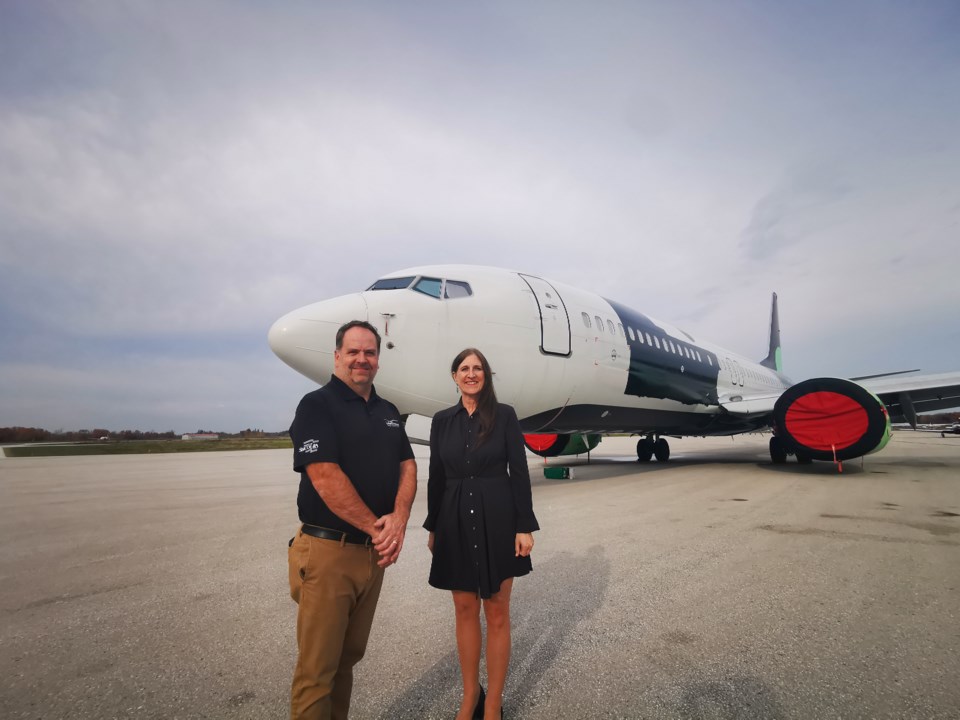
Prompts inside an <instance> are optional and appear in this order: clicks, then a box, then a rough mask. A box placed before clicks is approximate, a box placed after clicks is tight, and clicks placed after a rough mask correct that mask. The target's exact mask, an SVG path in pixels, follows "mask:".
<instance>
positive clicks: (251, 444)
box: [3, 438, 293, 457]
mask: <svg viewBox="0 0 960 720" xmlns="http://www.w3.org/2000/svg"><path fill="white" fill-rule="evenodd" d="M291 447H293V445H292V443H291V442H290V438H251V439H242V438H223V439H220V440H116V441H109V442H89V443H38V444H36V445H20V446H16V447H5V448H3V453H4V455H6V456H7V457H50V456H52V455H134V454H143V453H181V452H216V451H218V450H219V451H223V450H273V449H277V448H291Z"/></svg>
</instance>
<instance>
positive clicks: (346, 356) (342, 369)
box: [333, 327, 380, 396]
mask: <svg viewBox="0 0 960 720" xmlns="http://www.w3.org/2000/svg"><path fill="white" fill-rule="evenodd" d="M379 367H380V358H379V356H378V355H377V338H376V336H375V335H374V334H373V333H372V332H370V331H369V330H367V329H366V328H362V327H353V328H350V329H349V330H347V332H346V333H344V336H343V345H342V346H341V347H340V349H339V350H334V352H333V374H334V375H336V376H337V377H338V378H340V379H341V380H342V381H343V382H344V383H346V384H347V386H348V387H350V389H351V390H353V391H354V392H355V393H357V394H358V395H363V396H367V395H369V393H370V388H371V386H372V385H373V379H374V378H375V377H376V376H377V369H378V368H379Z"/></svg>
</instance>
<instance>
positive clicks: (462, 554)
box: [423, 403, 540, 598]
mask: <svg viewBox="0 0 960 720" xmlns="http://www.w3.org/2000/svg"><path fill="white" fill-rule="evenodd" d="M478 424H479V417H478V416H477V414H476V413H474V415H472V416H471V415H468V414H467V411H466V410H465V409H464V407H463V405H462V404H461V403H457V404H456V405H454V406H453V407H450V408H447V409H446V410H442V411H440V412H438V413H437V414H436V415H434V417H433V425H432V426H431V428H430V478H429V480H428V481H427V519H426V522H424V523H423V526H424V527H425V528H426V529H427V530H429V531H431V532H433V533H435V535H434V542H433V561H432V563H431V565H430V584H431V585H433V586H434V587H436V588H441V589H444V590H464V591H466V592H476V593H479V595H480V597H482V598H488V597H490V596H491V595H493V594H494V593H495V592H497V591H498V590H499V589H500V583H502V582H503V581H504V580H506V579H507V578H511V577H519V576H520V575H526V574H527V573H529V572H530V571H531V570H532V569H533V566H532V564H531V563H530V558H529V557H517V556H516V550H515V538H516V534H517V533H528V532H533V531H534V530H539V529H540V526H539V525H538V524H537V518H536V516H534V514H533V498H532V496H531V492H530V473H529V472H528V470H527V457H526V454H525V452H524V446H523V434H522V432H521V430H520V422H519V421H518V420H517V413H516V412H515V411H514V409H513V408H512V407H510V406H509V405H498V406H497V415H496V423H495V425H494V427H493V430H492V431H491V432H490V434H489V435H487V437H486V438H485V439H484V441H483V442H482V443H478V442H477V438H478V436H479V429H478Z"/></svg>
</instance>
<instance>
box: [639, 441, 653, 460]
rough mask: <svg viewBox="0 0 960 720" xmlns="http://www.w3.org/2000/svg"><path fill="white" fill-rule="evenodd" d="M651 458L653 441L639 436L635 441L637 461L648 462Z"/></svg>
mask: <svg viewBox="0 0 960 720" xmlns="http://www.w3.org/2000/svg"><path fill="white" fill-rule="evenodd" d="M651 458H653V441H652V440H650V439H649V438H641V439H640V440H638V441H637V462H650V460H651Z"/></svg>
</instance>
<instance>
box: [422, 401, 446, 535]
mask: <svg viewBox="0 0 960 720" xmlns="http://www.w3.org/2000/svg"><path fill="white" fill-rule="evenodd" d="M441 423H442V421H438V418H436V417H435V418H434V420H433V422H432V423H430V474H429V476H428V478H427V519H426V520H424V522H423V527H424V528H426V529H427V530H428V531H429V532H433V531H434V530H436V527H437V515H438V513H439V512H440V504H441V503H442V501H443V491H444V488H445V487H446V484H447V471H446V468H444V466H443V459H442V458H441V457H440V451H439V437H440V425H441Z"/></svg>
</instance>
